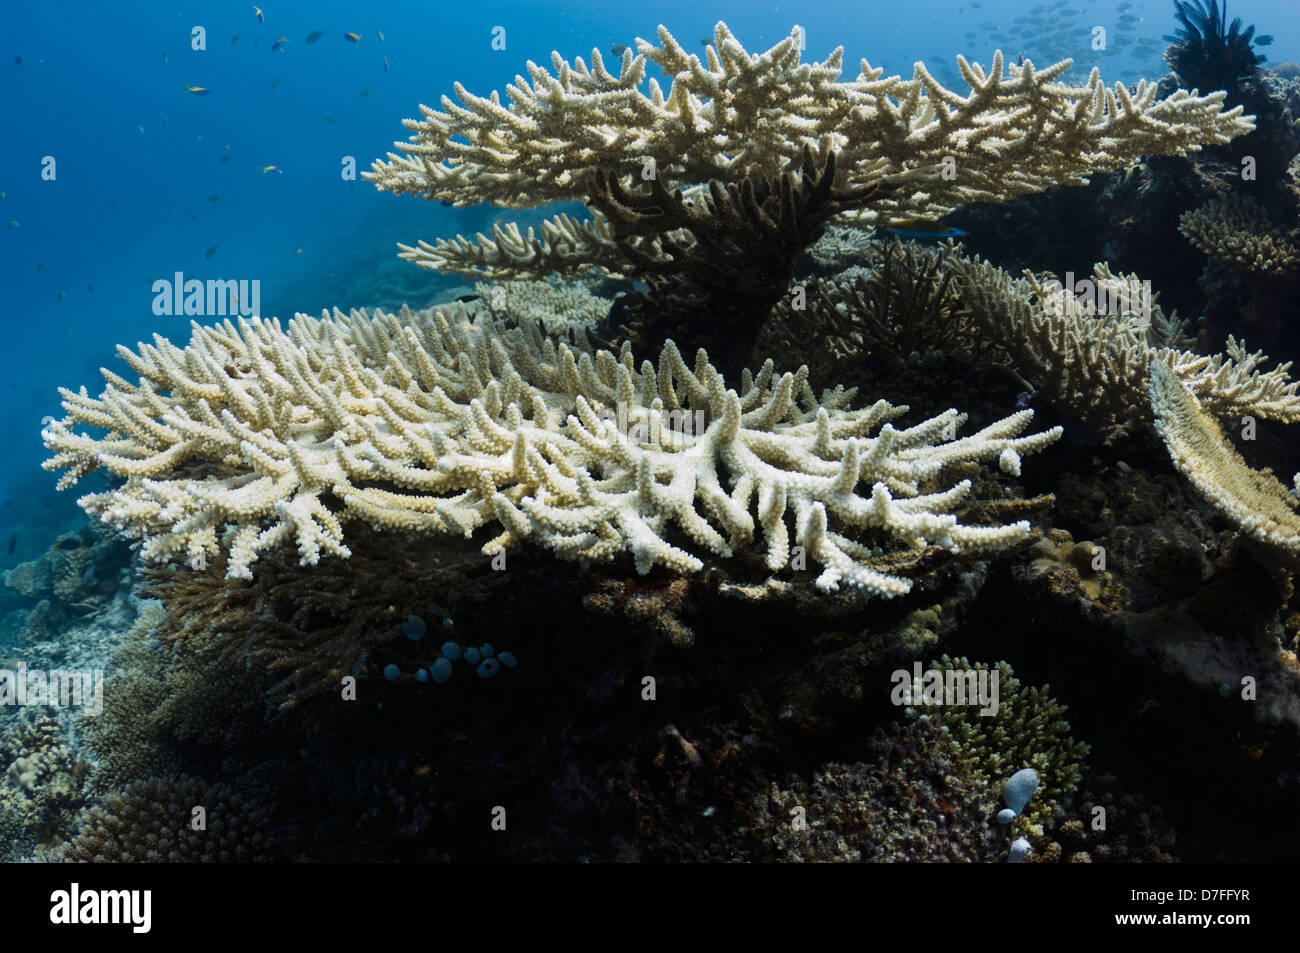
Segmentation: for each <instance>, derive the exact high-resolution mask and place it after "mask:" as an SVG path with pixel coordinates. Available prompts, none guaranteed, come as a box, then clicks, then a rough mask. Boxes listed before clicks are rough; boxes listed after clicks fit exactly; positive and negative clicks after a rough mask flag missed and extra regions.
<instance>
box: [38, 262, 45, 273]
mask: <svg viewBox="0 0 1300 953" xmlns="http://www.w3.org/2000/svg"><path fill="white" fill-rule="evenodd" d="M36 270H37V271H44V270H45V262H41V263H40V264H39V265H37V266H36Z"/></svg>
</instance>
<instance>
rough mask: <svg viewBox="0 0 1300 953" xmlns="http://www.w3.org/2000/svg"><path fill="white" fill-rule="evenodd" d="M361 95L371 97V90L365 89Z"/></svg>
mask: <svg viewBox="0 0 1300 953" xmlns="http://www.w3.org/2000/svg"><path fill="white" fill-rule="evenodd" d="M361 95H362V96H369V95H370V88H369V87H366V88H365V89H363V90H362V91H361Z"/></svg>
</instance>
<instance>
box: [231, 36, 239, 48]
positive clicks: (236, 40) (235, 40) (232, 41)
mask: <svg viewBox="0 0 1300 953" xmlns="http://www.w3.org/2000/svg"><path fill="white" fill-rule="evenodd" d="M238 42H239V34H238V33H236V34H235V35H234V36H232V37H231V38H230V45H231V46H234V45H235V44H236V43H238Z"/></svg>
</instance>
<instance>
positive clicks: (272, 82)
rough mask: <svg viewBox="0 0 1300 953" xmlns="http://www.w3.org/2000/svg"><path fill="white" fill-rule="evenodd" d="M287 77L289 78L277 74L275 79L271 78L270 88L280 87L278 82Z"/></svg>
mask: <svg viewBox="0 0 1300 953" xmlns="http://www.w3.org/2000/svg"><path fill="white" fill-rule="evenodd" d="M288 78H289V77H287V76H277V77H276V78H275V79H273V80H271V88H272V89H279V88H280V84H281V83H283V82H284V81H285V80H286V79H288Z"/></svg>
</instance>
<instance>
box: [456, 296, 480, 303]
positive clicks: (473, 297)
mask: <svg viewBox="0 0 1300 953" xmlns="http://www.w3.org/2000/svg"><path fill="white" fill-rule="evenodd" d="M456 300H457V301H464V302H470V301H477V300H478V295H461V296H460V297H458V298H457V299H456Z"/></svg>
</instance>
